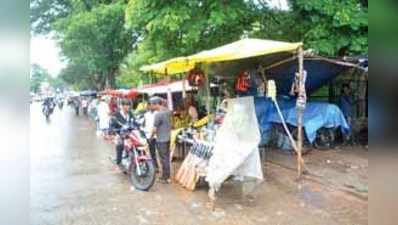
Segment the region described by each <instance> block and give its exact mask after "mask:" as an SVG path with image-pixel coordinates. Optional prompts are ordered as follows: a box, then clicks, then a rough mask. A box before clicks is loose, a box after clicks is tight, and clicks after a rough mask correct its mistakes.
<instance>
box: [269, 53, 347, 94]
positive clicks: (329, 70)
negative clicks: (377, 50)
mask: <svg viewBox="0 0 398 225" xmlns="http://www.w3.org/2000/svg"><path fill="white" fill-rule="evenodd" d="M349 68H350V67H348V66H344V65H340V64H336V63H331V62H328V61H325V60H322V59H315V58H305V60H304V70H305V71H307V80H306V84H305V87H306V91H307V95H310V94H311V93H314V92H315V91H316V90H318V89H319V88H321V87H322V86H323V85H325V84H327V83H328V82H329V81H331V80H333V79H334V78H335V77H336V76H337V75H339V74H340V73H341V72H343V71H344V70H346V69H349ZM297 71H298V69H297V61H296V60H293V61H290V62H286V63H283V64H281V65H279V66H276V67H274V68H271V69H269V70H267V71H266V75H267V79H269V80H275V83H276V86H277V90H278V94H280V95H288V94H289V92H290V89H291V86H292V83H293V81H294V76H295V73H296V72H297Z"/></svg>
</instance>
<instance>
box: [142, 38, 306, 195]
mask: <svg viewBox="0 0 398 225" xmlns="http://www.w3.org/2000/svg"><path fill="white" fill-rule="evenodd" d="M292 57H297V59H298V65H299V66H298V70H297V73H296V82H295V83H294V84H295V87H294V92H295V93H296V95H297V104H296V106H297V120H298V121H297V127H298V140H297V142H296V141H295V140H292V141H293V142H294V144H293V145H294V146H295V150H296V152H297V161H298V174H299V175H300V174H301V172H302V170H303V167H304V161H303V159H302V156H301V148H302V126H303V122H302V119H303V112H304V109H305V104H306V93H305V86H304V85H305V74H304V68H303V49H302V43H287V42H279V41H269V40H260V39H242V40H240V41H236V42H233V43H231V44H227V45H224V46H221V47H218V48H215V49H212V50H208V51H202V52H199V53H197V54H194V55H191V56H187V57H178V58H174V59H170V60H167V61H165V62H161V63H158V64H154V65H150V66H144V67H142V70H143V71H147V72H154V73H158V74H163V75H170V74H174V73H182V72H188V71H200V72H195V74H197V75H196V76H193V77H194V81H196V80H199V81H200V82H198V83H200V84H201V85H202V86H204V87H205V88H206V89H207V90H209V89H210V88H209V80H210V79H209V73H211V74H216V75H217V74H220V73H219V72H220V68H222V71H223V72H225V73H228V74H229V75H234V74H237V73H241V72H242V71H246V70H249V69H253V68H255V69H256V68H258V70H260V72H261V73H262V74H263V75H264V69H262V68H264V67H267V66H271V65H274V64H276V63H278V62H281V61H283V60H286V59H290V58H292ZM226 65H227V66H226ZM226 68H228V69H226ZM190 74H192V72H191V73H190ZM248 77H250V74H249V73H247V72H244V73H243V75H242V77H241V78H242V79H241V81H243V82H242V85H239V80H238V82H237V83H238V85H237V86H239V87H243V88H242V89H243V90H244V88H245V87H246V86H247V83H245V82H244V81H246V80H247V78H248ZM203 84H204V85H203ZM242 99H244V100H245V102H244V103H242V102H241V101H243V100H242ZM206 102H207V104H206V105H207V111H208V113H210V112H211V110H210V99H209V97H208V98H207V101H206ZM226 109H227V110H226V111H227V114H226V116H225V118H224V121H223V123H222V124H221V126H220V127H219V129H218V130H217V134H216V135H215V138H214V142H213V144H214V148H212V154H211V155H212V156H211V157H210V159H209V160H208V166H207V167H206V168H207V169H206V175H205V176H206V181H208V183H209V185H210V191H209V196H210V198H211V199H212V200H214V199H215V195H214V194H215V192H216V191H217V190H218V189H219V188H220V186H221V184H222V183H223V182H224V181H225V180H226V179H227V178H228V177H229V176H230V175H232V174H235V173H237V171H240V172H241V173H240V176H242V177H247V176H248V177H256V178H260V180H261V179H262V170H261V169H260V172H259V173H261V176H260V175H259V174H257V173H253V170H251V169H250V167H252V166H253V165H256V164H255V163H254V164H253V163H248V162H249V161H255V160H256V158H257V157H258V154H259V151H258V143H259V141H260V138H259V129H258V127H254V128H255V129H251V130H249V131H254V132H256V133H255V134H250V133H248V132H245V135H243V134H244V133H242V132H241V131H240V127H239V126H236V125H237V124H241V125H243V123H242V122H249V121H252V122H253V118H254V119H256V117H255V116H254V117H252V116H250V115H253V114H254V115H255V111H254V100H253V98H252V97H248V98H237V99H230V100H227V107H226ZM239 116H241V117H242V118H241V119H239ZM247 116H249V117H247ZM249 118H252V120H249ZM255 122H256V123H255V124H256V125H257V124H258V123H257V120H255ZM252 124H254V123H252ZM244 127H245V126H244ZM256 128H257V129H256ZM246 131H247V130H246ZM202 136H203V135H202ZM245 138H246V139H247V140H245ZM197 139H199V140H198V141H201V140H203V139H204V138H197ZM240 139H241V141H239V140H240ZM194 141H195V138H194ZM231 143H234V144H233V145H231V146H230V144H231ZM223 146H230V147H231V148H228V153H227V154H226V148H225V147H223ZM243 153H244V154H243ZM253 154H254V156H253ZM187 160H189V157H187V158H186V160H185V161H187ZM221 162H223V163H221ZM184 163H185V162H184ZM184 163H183V164H184ZM191 164H194V163H191ZM191 167H192V166H191ZM183 168H184V167H182V168H181V170H182V169H183ZM188 171H190V170H188ZM220 171H222V172H220ZM179 172H180V171H179ZM188 174H189V173H188ZM191 174H192V172H191ZM190 177H194V178H195V179H193V180H194V181H195V180H197V179H198V178H197V177H198V171H196V172H194V173H193V175H191V176H190ZM177 179H178V177H177ZM194 181H193V182H194ZM180 183H181V182H180ZM182 183H184V182H182Z"/></svg>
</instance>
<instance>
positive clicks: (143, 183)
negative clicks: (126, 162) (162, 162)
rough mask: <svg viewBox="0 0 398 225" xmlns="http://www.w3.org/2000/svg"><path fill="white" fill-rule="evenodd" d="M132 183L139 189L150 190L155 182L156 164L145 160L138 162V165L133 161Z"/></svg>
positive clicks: (130, 175) (131, 170) (130, 176)
mask: <svg viewBox="0 0 398 225" xmlns="http://www.w3.org/2000/svg"><path fill="white" fill-rule="evenodd" d="M137 166H140V169H141V172H142V173H143V174H142V175H141V176H139V175H138V171H137ZM129 178H130V183H131V184H132V185H133V186H134V187H135V188H136V189H138V190H141V191H148V190H149V189H150V188H151V187H152V186H153V184H154V183H155V178H156V173H155V165H154V164H153V162H152V161H150V160H143V161H140V162H138V165H137V164H135V163H133V164H132V165H131V167H130V174H129Z"/></svg>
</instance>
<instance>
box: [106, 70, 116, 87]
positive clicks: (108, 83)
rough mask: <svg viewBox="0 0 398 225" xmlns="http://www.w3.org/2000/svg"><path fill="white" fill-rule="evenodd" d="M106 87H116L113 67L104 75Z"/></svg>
mask: <svg viewBox="0 0 398 225" xmlns="http://www.w3.org/2000/svg"><path fill="white" fill-rule="evenodd" d="M106 87H107V88H112V89H113V88H115V87H116V82H115V70H114V69H111V70H110V71H109V73H108V75H107V77H106Z"/></svg>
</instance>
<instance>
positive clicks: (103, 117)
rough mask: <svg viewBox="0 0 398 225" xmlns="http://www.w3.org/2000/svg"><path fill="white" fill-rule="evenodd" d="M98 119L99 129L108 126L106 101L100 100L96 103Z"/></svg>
mask: <svg viewBox="0 0 398 225" xmlns="http://www.w3.org/2000/svg"><path fill="white" fill-rule="evenodd" d="M97 113H98V119H99V127H100V129H108V128H109V106H108V104H107V103H106V102H104V101H101V102H100V104H99V105H98V111H97Z"/></svg>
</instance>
